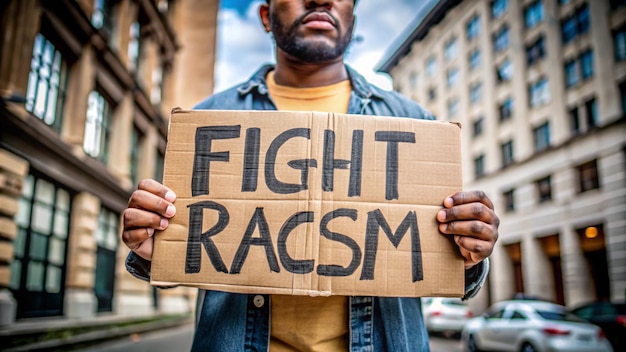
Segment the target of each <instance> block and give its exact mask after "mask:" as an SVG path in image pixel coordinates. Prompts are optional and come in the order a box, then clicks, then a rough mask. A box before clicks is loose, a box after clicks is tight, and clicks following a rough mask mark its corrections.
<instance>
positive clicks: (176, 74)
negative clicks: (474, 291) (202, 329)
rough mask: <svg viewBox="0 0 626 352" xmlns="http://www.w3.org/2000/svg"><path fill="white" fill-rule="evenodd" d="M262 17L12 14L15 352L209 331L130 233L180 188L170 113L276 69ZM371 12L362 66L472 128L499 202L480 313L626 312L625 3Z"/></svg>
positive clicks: (481, 1) (510, 1)
mask: <svg viewBox="0 0 626 352" xmlns="http://www.w3.org/2000/svg"><path fill="white" fill-rule="evenodd" d="M259 4H260V2H259V1H248V0H222V1H218V0H3V1H1V2H0V14H1V17H0V18H1V20H0V30H1V32H0V97H1V99H0V345H1V346H7V347H6V348H7V349H8V350H11V349H13V350H20V348H21V349H22V350H37V349H41V348H44V349H45V348H48V349H54V348H57V347H58V348H59V349H60V350H63V349H65V350H67V349H69V348H70V347H68V346H69V345H70V343H74V344H75V345H76V346H78V345H80V344H83V345H84V344H90V343H92V342H93V341H101V340H103V339H104V338H105V336H104V335H105V334H109V335H111V334H113V335H112V336H135V339H136V338H137V336H138V335H137V334H138V333H141V332H145V331H152V330H156V329H162V328H171V327H178V326H186V325H188V324H189V323H190V322H191V321H192V319H193V309H194V305H195V289H191V288H175V289H168V290H157V289H154V288H152V287H151V286H150V285H149V284H148V283H145V282H142V281H140V280H137V279H135V278H133V277H132V276H131V275H130V274H128V273H127V272H126V270H125V267H124V259H125V257H126V255H127V253H128V249H127V248H126V247H125V246H124V245H123V244H121V241H120V240H119V237H120V225H121V224H120V220H119V218H120V215H121V212H122V211H123V209H125V208H126V205H127V204H126V203H127V200H128V198H129V195H130V193H131V192H132V190H133V189H134V188H135V186H136V184H137V182H138V181H139V180H140V179H143V178H155V179H157V180H160V179H161V178H162V173H163V160H164V153H165V145H166V137H167V124H168V117H169V111H170V109H171V108H172V107H175V106H180V107H183V108H191V107H193V106H194V105H195V104H196V103H198V102H199V101H201V100H202V99H203V98H205V97H207V96H208V95H210V94H212V92H214V91H220V90H223V89H225V88H227V87H229V86H232V85H234V84H236V83H238V82H241V81H243V80H245V79H246V78H247V77H248V76H249V75H250V74H252V73H253V72H254V71H255V70H256V69H257V67H259V66H260V65H261V64H263V63H266V62H272V61H273V60H274V58H273V47H272V45H273V44H272V39H271V37H270V36H269V35H268V34H267V33H265V32H264V31H263V29H262V27H261V24H260V22H259V20H258V16H257V10H258V5H259ZM356 16H357V24H356V27H355V32H354V38H353V42H352V44H351V46H350V48H349V49H348V53H347V54H346V62H347V63H348V64H349V65H351V66H352V67H354V68H356V69H357V70H358V71H359V72H361V73H362V74H363V75H364V76H366V78H368V79H369V80H371V81H372V82H373V83H375V84H376V85H378V86H380V87H381V88H383V89H388V90H396V91H398V92H400V93H402V94H404V95H406V96H408V97H410V98H412V99H414V100H415V101H417V102H419V103H421V104H422V105H423V106H424V107H425V108H426V109H428V110H430V111H432V112H433V113H434V114H435V115H436V116H437V118H438V119H440V120H447V121H456V122H460V123H461V124H462V126H463V132H462V133H463V163H464V164H463V179H464V187H465V189H482V190H484V191H486V192H487V194H488V195H489V196H490V198H491V199H492V200H493V201H494V203H495V206H496V211H497V213H498V214H499V216H500V219H501V225H500V239H499V241H498V243H497V246H496V248H495V250H494V253H493V255H492V257H491V272H490V275H489V278H488V281H487V283H486V284H485V286H484V287H483V289H482V291H481V292H480V294H479V295H478V296H477V297H475V298H473V299H471V300H470V301H469V302H468V304H469V306H470V308H471V311H472V312H473V314H474V315H478V314H481V313H482V312H484V311H485V310H486V309H487V307H489V306H490V305H492V304H494V303H497V302H501V301H504V300H509V299H511V298H514V297H517V298H532V299H536V300H542V301H549V302H552V303H556V304H559V305H562V306H565V307H566V308H567V309H574V308H576V307H579V306H580V305H582V304H586V303H590V302H598V301H606V302H623V301H624V299H625V297H626V126H625V120H626V119H625V117H624V116H625V114H624V113H625V111H626V1H623V0H621V1H620V0H594V1H591V0H587V1H585V0H465V1H460V0H456V1H454V0H450V1H446V0H424V1H417V0H385V1H384V2H383V1H367V0H362V1H359V4H358V6H357V8H356ZM623 314H626V313H623ZM623 319H624V318H623V315H622V325H624V323H623V321H624V320H623ZM89 334H91V335H89ZM115 334H117V335H115ZM101 335H103V336H101ZM68 336H69V337H71V339H69V340H68ZM64 339H65V340H64ZM72 339H73V340H72ZM70 340H71V341H74V342H71V341H70ZM64 341H65V342H64ZM68 341H70V342H68ZM55 346H56V347H55Z"/></svg>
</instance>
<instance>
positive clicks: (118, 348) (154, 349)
mask: <svg viewBox="0 0 626 352" xmlns="http://www.w3.org/2000/svg"><path fill="white" fill-rule="evenodd" d="M192 337H193V326H192V325H186V326H182V327H179V328H173V329H167V330H160V331H156V332H149V333H145V334H133V335H131V336H128V337H126V338H122V339H118V340H115V341H112V342H106V343H104V344H101V345H97V346H92V347H89V348H86V349H82V350H80V351H82V352H171V351H178V352H185V351H189V350H190V349H191V340H192ZM430 348H431V352H461V351H463V348H462V346H461V342H460V341H459V339H458V338H445V337H441V336H432V337H431V338H430Z"/></svg>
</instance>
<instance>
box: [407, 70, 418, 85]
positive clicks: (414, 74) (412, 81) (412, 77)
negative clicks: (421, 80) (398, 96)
mask: <svg viewBox="0 0 626 352" xmlns="http://www.w3.org/2000/svg"><path fill="white" fill-rule="evenodd" d="M417 79H418V76H417V72H412V73H411V75H410V76H409V86H410V87H411V89H417V82H418V80H417Z"/></svg>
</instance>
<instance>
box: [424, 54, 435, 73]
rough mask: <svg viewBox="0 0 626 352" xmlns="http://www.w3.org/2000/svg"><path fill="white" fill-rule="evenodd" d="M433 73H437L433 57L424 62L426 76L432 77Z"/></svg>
mask: <svg viewBox="0 0 626 352" xmlns="http://www.w3.org/2000/svg"><path fill="white" fill-rule="evenodd" d="M435 71H437V61H436V60H435V58H434V57H433V56H431V57H429V58H428V60H426V76H428V77H431V76H434V75H435Z"/></svg>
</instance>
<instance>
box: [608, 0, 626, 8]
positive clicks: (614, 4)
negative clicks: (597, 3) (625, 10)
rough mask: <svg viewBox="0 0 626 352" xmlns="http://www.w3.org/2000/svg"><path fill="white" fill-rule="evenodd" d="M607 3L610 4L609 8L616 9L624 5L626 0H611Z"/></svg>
mask: <svg viewBox="0 0 626 352" xmlns="http://www.w3.org/2000/svg"><path fill="white" fill-rule="evenodd" d="M609 4H610V5H611V10H616V9H618V8H620V7H623V6H626V0H611V1H610V2H609Z"/></svg>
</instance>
